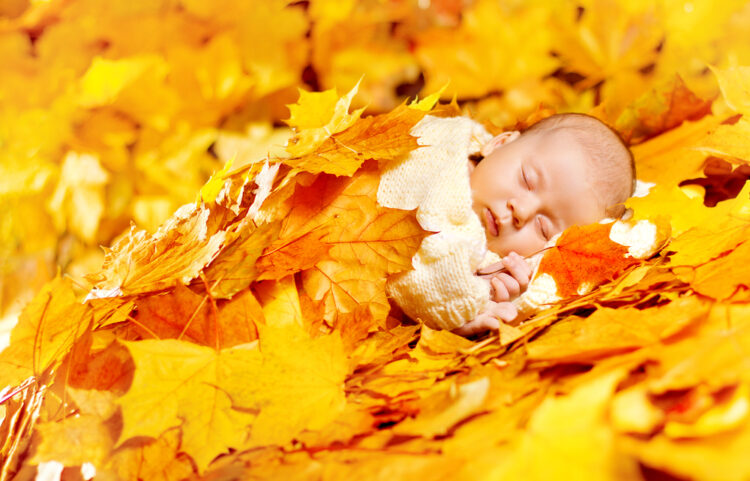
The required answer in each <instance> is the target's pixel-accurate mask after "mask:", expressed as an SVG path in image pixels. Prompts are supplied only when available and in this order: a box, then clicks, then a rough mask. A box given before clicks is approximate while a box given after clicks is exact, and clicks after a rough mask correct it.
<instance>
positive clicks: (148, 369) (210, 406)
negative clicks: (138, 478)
mask: <svg viewBox="0 0 750 481" xmlns="http://www.w3.org/2000/svg"><path fill="white" fill-rule="evenodd" d="M125 346H126V347H127V348H128V350H129V351H130V354H131V355H132V356H133V360H134V362H135V376H134V378H133V384H132V385H131V387H130V389H129V390H128V392H127V393H125V395H124V396H123V397H121V398H120V399H119V400H118V404H119V405H120V406H121V407H122V416H123V429H122V433H121V434H120V438H119V440H118V443H117V444H118V445H120V444H122V443H123V442H124V441H126V440H128V439H130V438H132V437H136V436H150V437H154V438H157V437H159V436H160V435H161V434H162V433H164V432H165V431H167V430H168V429H170V428H174V427H177V426H181V431H182V443H181V447H182V449H183V450H185V451H186V452H187V453H188V454H190V456H191V457H192V458H193V459H194V460H195V461H196V463H197V465H198V469H199V470H201V471H203V470H204V469H205V468H206V466H208V463H209V462H211V460H212V459H213V458H214V457H216V456H217V455H219V454H221V453H223V452H225V451H226V450H227V449H229V448H231V447H239V446H241V445H242V443H243V442H244V440H245V439H246V436H247V433H246V430H247V427H248V426H249V425H250V423H252V422H253V420H254V419H255V414H254V413H253V412H252V409H251V408H253V407H254V406H242V405H239V404H237V403H236V402H235V400H234V399H233V395H232V393H233V392H236V390H235V389H234V388H233V386H232V384H231V381H230V378H229V376H231V373H232V371H234V370H251V369H252V368H253V365H257V364H258V363H259V362H260V354H259V353H258V351H257V349H252V348H248V347H247V346H245V347H236V348H232V349H228V350H223V351H216V350H214V349H212V348H208V347H204V346H198V345H195V344H191V343H188V342H185V341H178V340H174V339H164V340H144V341H137V342H126V343H125ZM209 446H210V447H209Z"/></svg>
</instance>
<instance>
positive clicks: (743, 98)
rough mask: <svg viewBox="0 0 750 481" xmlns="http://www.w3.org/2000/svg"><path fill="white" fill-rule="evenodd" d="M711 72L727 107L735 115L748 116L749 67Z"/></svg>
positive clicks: (749, 106)
mask: <svg viewBox="0 0 750 481" xmlns="http://www.w3.org/2000/svg"><path fill="white" fill-rule="evenodd" d="M712 70H713V72H714V75H716V79H717V80H718V82H719V87H720V88H721V94H722V96H723V97H724V101H726V103H727V105H729V107H730V108H731V109H732V110H734V111H735V112H737V113H740V114H744V115H750V94H749V93H748V92H750V67H745V66H740V67H733V68H727V69H717V68H713V69H712Z"/></svg>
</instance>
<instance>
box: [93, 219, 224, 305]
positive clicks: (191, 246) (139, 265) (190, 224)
mask: <svg viewBox="0 0 750 481" xmlns="http://www.w3.org/2000/svg"><path fill="white" fill-rule="evenodd" d="M210 215H211V213H210V211H209V210H208V209H207V208H205V207H196V206H195V205H192V204H191V205H186V206H184V207H183V208H181V209H180V210H179V211H177V212H176V213H175V214H174V215H173V216H172V217H171V218H170V220H169V221H168V222H166V223H165V224H164V225H163V226H162V227H161V228H160V229H159V231H157V232H156V233H155V234H154V235H148V234H147V233H146V232H144V231H137V232H136V231H135V229H131V231H130V232H129V233H128V234H127V235H126V236H124V237H123V238H122V239H120V240H119V241H118V242H117V243H116V244H115V245H113V246H112V248H111V249H109V250H108V251H107V256H106V258H105V262H104V266H103V268H102V271H101V272H99V273H97V274H96V275H93V276H92V277H91V279H92V281H94V282H95V285H96V287H97V288H98V289H101V290H103V291H114V290H117V291H118V292H120V293H123V294H136V293H140V292H148V291H156V290H159V289H164V288H167V287H171V286H173V285H175V284H176V282H177V281H178V280H179V281H181V282H183V283H188V282H190V281H191V280H193V279H194V278H195V277H196V276H197V275H198V273H199V272H200V271H201V270H202V269H203V268H204V267H205V266H206V265H207V264H208V263H210V262H211V260H213V258H214V257H216V255H217V254H218V253H219V250H220V248H221V246H222V244H223V242H224V239H225V236H226V232H224V231H219V232H216V233H214V234H209V232H208V228H207V222H208V218H209V216H210Z"/></svg>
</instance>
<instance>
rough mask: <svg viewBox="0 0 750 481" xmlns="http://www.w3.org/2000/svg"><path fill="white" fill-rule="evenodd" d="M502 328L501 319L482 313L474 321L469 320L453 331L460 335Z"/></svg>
mask: <svg viewBox="0 0 750 481" xmlns="http://www.w3.org/2000/svg"><path fill="white" fill-rule="evenodd" d="M497 329H500V321H498V320H497V319H496V318H494V317H492V316H489V315H487V314H480V315H479V316H477V318H476V319H474V320H473V321H470V322H467V323H466V324H464V325H463V326H461V327H459V328H458V329H454V330H453V331H452V332H453V333H455V334H458V335H459V336H473V335H474V334H479V333H481V332H485V331H489V330H497Z"/></svg>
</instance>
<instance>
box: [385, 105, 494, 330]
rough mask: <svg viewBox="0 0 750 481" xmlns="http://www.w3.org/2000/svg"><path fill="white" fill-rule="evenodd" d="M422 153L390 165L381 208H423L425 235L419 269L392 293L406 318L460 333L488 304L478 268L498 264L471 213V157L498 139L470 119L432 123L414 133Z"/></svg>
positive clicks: (394, 284) (390, 288)
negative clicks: (469, 162) (477, 272)
mask: <svg viewBox="0 0 750 481" xmlns="http://www.w3.org/2000/svg"><path fill="white" fill-rule="evenodd" d="M411 133H412V135H415V136H417V137H418V143H419V144H420V145H422V146H424V147H419V148H417V149H415V150H413V151H412V152H411V153H410V154H409V155H408V156H407V157H406V158H405V159H403V160H402V161H399V162H394V163H392V164H390V165H389V166H388V167H387V168H386V169H385V170H384V171H383V175H382V177H381V180H380V185H379V187H378V203H380V204H381V205H383V206H386V207H392V208H396V209H408V210H410V209H417V221H418V222H419V224H420V225H421V226H422V228H424V229H425V230H427V231H430V232H436V234H433V235H429V236H427V237H426V238H425V239H424V240H423V241H422V244H421V245H420V247H419V251H418V252H417V253H416V254H415V255H414V257H413V258H412V265H413V267H414V270H411V271H407V272H403V273H400V274H397V275H395V276H393V277H391V278H390V279H389V280H388V284H387V292H388V295H389V296H391V297H392V298H393V299H394V300H395V301H396V303H398V305H399V306H401V308H402V309H403V310H404V312H405V313H406V314H407V315H408V316H409V317H411V318H413V319H419V320H421V321H423V322H424V323H425V324H427V325H428V326H430V327H432V328H442V329H455V328H457V327H460V326H462V325H463V324H465V323H466V322H468V321H470V320H472V319H474V317H476V315H477V314H478V313H479V312H480V310H481V309H482V308H483V307H484V306H485V305H486V304H487V302H488V301H489V299H490V285H489V282H488V281H487V280H486V279H482V278H479V277H477V276H476V275H474V273H475V272H476V270H477V269H478V268H479V267H482V266H485V265H488V264H491V263H493V262H498V261H499V260H500V257H499V256H497V254H495V253H493V252H490V251H488V250H487V242H486V238H485V232H484V228H483V226H482V224H481V222H480V220H479V218H478V217H477V216H476V214H475V213H474V211H473V210H472V208H471V207H472V198H471V187H470V185H469V171H468V165H467V164H468V157H469V155H471V154H473V153H475V152H478V151H479V150H480V149H481V146H482V145H483V144H484V143H486V142H487V141H489V140H490V139H491V138H492V135H491V134H490V133H489V132H487V131H486V130H485V129H484V127H482V126H481V125H480V124H479V123H477V122H475V121H473V120H471V119H469V118H467V117H452V118H438V117H432V116H426V117H425V118H424V119H422V121H420V122H419V123H418V124H417V125H415V126H414V127H413V128H412V130H411Z"/></svg>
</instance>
